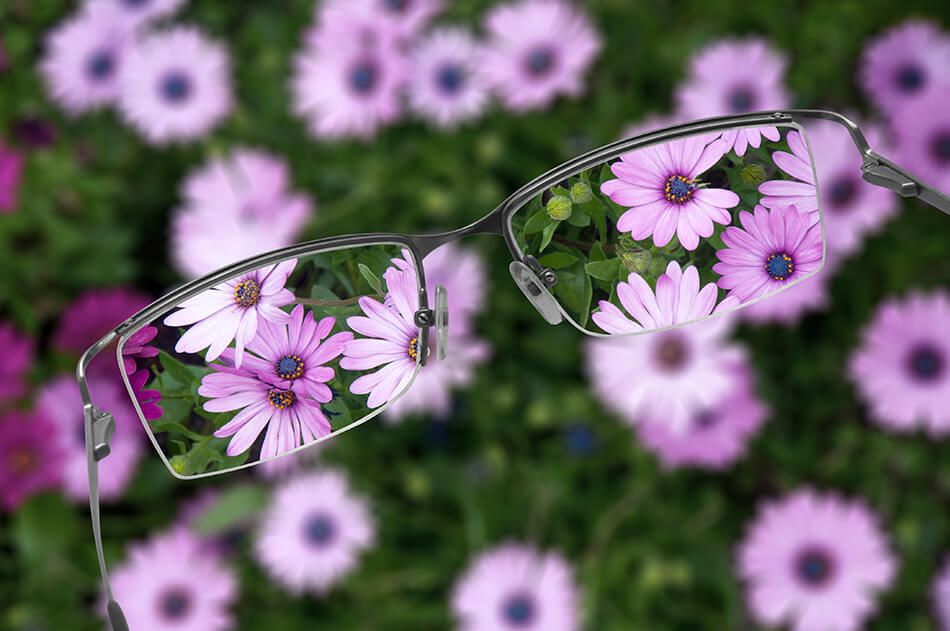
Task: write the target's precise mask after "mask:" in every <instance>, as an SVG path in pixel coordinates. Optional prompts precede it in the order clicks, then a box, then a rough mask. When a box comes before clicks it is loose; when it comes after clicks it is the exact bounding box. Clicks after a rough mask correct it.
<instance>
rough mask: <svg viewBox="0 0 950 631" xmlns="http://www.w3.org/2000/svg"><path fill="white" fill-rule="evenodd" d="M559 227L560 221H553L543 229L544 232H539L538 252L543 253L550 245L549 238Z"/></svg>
mask: <svg viewBox="0 0 950 631" xmlns="http://www.w3.org/2000/svg"><path fill="white" fill-rule="evenodd" d="M560 225H561V222H560V221H555V222H552V223H550V224H548V225H546V226H545V227H544V230H542V231H541V247H539V248H538V252H544V248H546V247H548V245H549V244H550V243H551V237H553V236H554V232H555V231H556V230H557V228H558V226H560Z"/></svg>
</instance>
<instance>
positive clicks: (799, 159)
mask: <svg viewBox="0 0 950 631" xmlns="http://www.w3.org/2000/svg"><path fill="white" fill-rule="evenodd" d="M786 139H787V140H788V147H789V149H791V150H792V153H788V152H787V151H773V152H772V161H773V162H774V163H775V166H777V167H778V168H779V169H781V170H782V171H783V172H785V173H787V174H788V175H790V176H792V177H793V178H795V179H796V180H798V181H791V180H769V181H768V182H763V183H762V184H760V185H759V193H761V194H762V195H763V197H762V198H761V199H760V200H759V203H760V204H762V206H764V207H766V208H779V207H784V206H795V207H796V208H798V210H799V212H802V213H811V214H812V215H813V219H812V221H813V222H817V221H818V219H819V217H818V193H817V191H816V187H815V174H814V172H813V171H812V161H811V154H810V153H809V152H808V145H807V144H806V143H805V138H804V136H802V134H801V132H798V131H790V132H788V136H787V137H786Z"/></svg>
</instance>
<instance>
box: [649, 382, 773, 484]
mask: <svg viewBox="0 0 950 631" xmlns="http://www.w3.org/2000/svg"><path fill="white" fill-rule="evenodd" d="M732 370H733V371H734V372H735V374H736V378H735V383H734V385H733V387H732V389H731V390H730V391H729V392H728V393H726V395H725V396H723V397H722V399H720V400H719V401H717V402H716V403H715V404H713V405H712V406H710V407H709V408H707V409H704V410H697V411H695V412H694V413H693V414H692V415H691V416H690V419H689V422H688V423H687V425H686V428H685V430H684V431H682V432H674V431H672V430H671V429H670V427H669V425H668V424H667V423H666V422H665V421H664V420H663V419H651V418H649V417H648V418H645V419H644V420H643V422H642V423H639V424H638V425H637V426H636V430H637V436H638V437H639V439H640V441H641V442H642V443H643V444H644V445H645V446H646V447H647V448H648V449H650V450H651V451H654V452H656V454H657V455H658V456H659V458H660V461H661V462H662V463H663V466H664V467H666V468H667V469H678V468H680V467H696V468H700V469H725V468H727V467H729V466H731V465H732V464H733V463H735V462H736V461H737V460H738V459H739V458H740V457H741V456H742V455H743V453H744V452H745V449H746V444H747V443H748V442H749V441H750V440H751V439H752V438H753V437H754V436H755V435H756V434H757V433H758V431H759V428H760V427H761V426H762V423H763V422H764V421H765V418H766V414H767V410H766V407H765V405H764V404H763V403H762V401H761V400H759V398H758V396H756V393H755V384H754V381H753V379H752V372H751V370H750V369H749V367H748V366H746V365H744V364H740V365H738V366H736V367H735V368H733V369H732Z"/></svg>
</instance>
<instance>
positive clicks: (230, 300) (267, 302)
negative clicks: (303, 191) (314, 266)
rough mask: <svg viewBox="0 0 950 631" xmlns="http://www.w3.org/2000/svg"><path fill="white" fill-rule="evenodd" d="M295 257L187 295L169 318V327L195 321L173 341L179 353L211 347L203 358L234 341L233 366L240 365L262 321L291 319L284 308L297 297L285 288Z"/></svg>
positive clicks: (211, 358)
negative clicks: (193, 294) (246, 348)
mask: <svg viewBox="0 0 950 631" xmlns="http://www.w3.org/2000/svg"><path fill="white" fill-rule="evenodd" d="M296 266H297V259H291V260H289V261H282V262H280V263H277V264H274V265H268V266H267V267H262V268H260V269H256V270H254V271H252V272H248V273H247V274H244V275H243V276H239V277H237V278H233V279H231V280H228V281H225V282H223V283H221V284H220V285H218V286H217V287H214V288H212V289H209V290H208V291H204V292H202V293H200V294H198V295H197V296H195V297H194V298H189V299H188V300H186V301H184V302H183V303H181V304H180V305H179V306H178V311H176V312H174V313H172V314H171V315H169V316H167V317H166V318H165V321H164V322H165V325H166V326H186V325H193V326H191V327H190V328H189V329H188V330H187V331H185V333H184V334H182V336H181V337H180V338H178V342H177V343H176V344H175V350H176V351H178V352H179V353H197V352H199V351H202V350H204V349H206V348H207V349H208V352H207V354H206V355H205V360H206V361H208V362H211V361H214V360H215V359H217V358H218V357H219V356H220V355H221V353H223V352H224V349H225V348H227V347H228V345H229V344H230V343H231V342H232V341H233V342H234V343H235V345H234V348H235V355H234V364H235V366H237V367H239V368H240V366H241V362H242V361H243V360H244V349H245V347H246V346H247V344H248V342H250V341H251V340H252V339H253V338H254V336H255V335H256V334H257V329H258V325H259V324H260V323H261V322H272V323H274V324H287V323H288V322H290V314H289V313H287V312H286V311H283V310H281V309H280V307H283V306H284V305H289V304H292V303H293V302H294V295H293V293H291V292H290V290H288V289H285V288H284V285H286V284H287V279H288V278H289V277H290V275H291V273H293V271H294V267H296Z"/></svg>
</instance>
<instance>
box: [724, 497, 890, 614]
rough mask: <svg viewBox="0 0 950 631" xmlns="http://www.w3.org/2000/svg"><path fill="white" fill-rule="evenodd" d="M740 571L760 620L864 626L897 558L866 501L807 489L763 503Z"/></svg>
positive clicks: (742, 548) (740, 556) (743, 547)
mask: <svg viewBox="0 0 950 631" xmlns="http://www.w3.org/2000/svg"><path fill="white" fill-rule="evenodd" d="M738 566H739V567H738V571H739V574H740V575H741V576H742V578H743V579H744V580H745V582H746V599H747V601H748V604H749V609H750V610H751V612H752V614H753V616H754V618H755V620H756V622H758V623H759V624H764V625H769V626H777V625H783V626H784V625H788V627H789V628H790V629H792V630H793V631H857V630H858V629H860V628H862V626H863V624H864V622H865V621H866V620H867V618H868V616H869V615H870V614H871V613H872V612H873V611H874V609H875V600H874V599H875V596H876V595H877V594H878V592H880V591H882V590H884V589H885V588H887V587H888V586H889V585H890V583H891V581H892V580H893V578H894V573H895V568H896V562H895V560H894V557H893V555H892V554H891V552H890V550H889V549H888V544H887V540H886V537H885V534H884V533H883V532H882V531H881V528H880V525H879V524H878V519H877V517H876V516H875V515H874V513H873V512H871V511H870V510H869V509H868V508H867V507H866V506H865V504H864V502H862V501H854V500H845V499H843V498H841V497H839V496H837V495H834V494H818V493H815V492H814V491H811V490H807V489H806V490H799V491H796V492H795V493H792V494H791V495H788V496H786V497H784V498H783V499H781V500H779V501H775V502H766V503H765V504H763V506H762V507H761V508H760V510H759V514H758V516H757V517H756V519H755V521H754V522H753V523H752V524H751V525H750V526H749V529H748V534H747V535H746V537H745V539H744V540H743V541H742V543H741V544H740V545H739V550H738Z"/></svg>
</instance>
